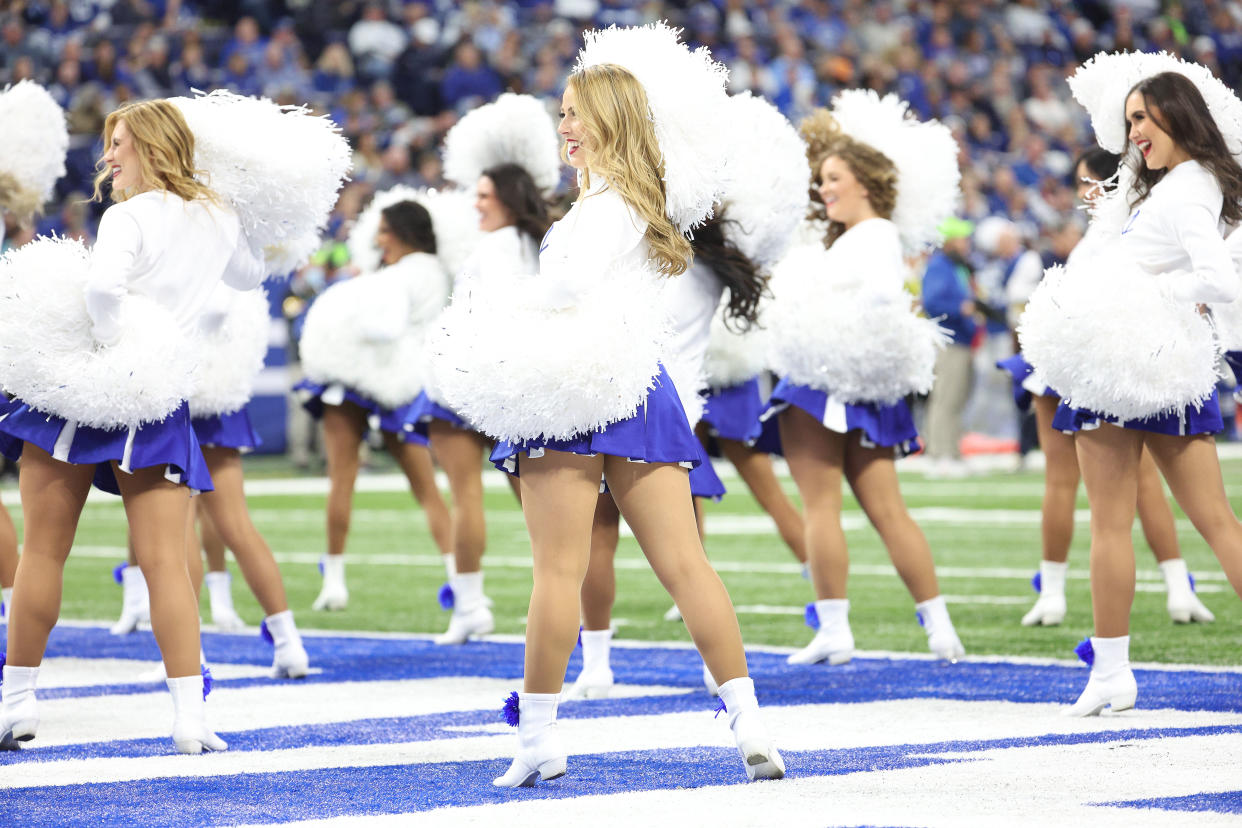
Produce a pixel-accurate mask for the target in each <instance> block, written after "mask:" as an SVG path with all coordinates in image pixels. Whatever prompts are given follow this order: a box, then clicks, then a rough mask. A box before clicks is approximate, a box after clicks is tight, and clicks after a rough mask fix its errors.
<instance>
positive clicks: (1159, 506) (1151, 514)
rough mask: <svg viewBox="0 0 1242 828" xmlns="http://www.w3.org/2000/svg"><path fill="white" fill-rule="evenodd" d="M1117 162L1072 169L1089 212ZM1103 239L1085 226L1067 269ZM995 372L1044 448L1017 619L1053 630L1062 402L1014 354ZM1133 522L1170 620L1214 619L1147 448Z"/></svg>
mask: <svg viewBox="0 0 1242 828" xmlns="http://www.w3.org/2000/svg"><path fill="white" fill-rule="evenodd" d="M1120 161H1121V159H1120V157H1119V156H1117V155H1114V154H1113V153H1111V152H1108V151H1107V150H1104V149H1101V148H1100V147H1093V148H1092V149H1089V150H1087V151H1086V152H1084V153H1083V154H1082V155H1081V156H1079V158H1078V160H1077V161H1076V162H1075V163H1074V181H1075V182H1076V185H1077V191H1078V198H1079V199H1080V200H1081V201H1083V202H1084V203H1085V204H1087V205H1090V204H1091V202H1092V201H1093V200H1094V199H1095V196H1096V195H1097V194H1099V193H1100V192H1101V189H1100V188H1101V186H1105V185H1102V184H1101V182H1108V181H1113V180H1114V179H1115V177H1116V175H1117V165H1118V164H1119V163H1120ZM1102 235H1103V228H1102V227H1101V226H1100V225H1095V224H1093V225H1090V226H1088V228H1087V232H1086V234H1085V235H1084V236H1083V238H1082V240H1081V241H1080V242H1079V243H1078V246H1077V247H1076V248H1075V249H1074V250H1073V251H1071V253H1070V255H1069V259H1068V261H1067V263H1066V266H1067V267H1069V268H1073V267H1074V266H1075V262H1076V261H1078V260H1080V259H1084V258H1089V257H1090V255H1091V253H1092V251H1093V250H1094V248H1095V247H1096V246H1097V245H1099V244H1100V242H1101V238H1100V237H1101V236H1102ZM1041 275H1042V271H1041ZM1011 287H1012V286H1011ZM1031 288H1032V289H1033V288H1034V285H1032V286H1031ZM1029 297H1030V291H1029V290H1027V291H1026V292H1025V294H1024V295H1019V296H1014V297H1012V298H1015V299H1017V301H1018V302H1020V303H1024V302H1025V301H1026V300H1027V299H1028V298H1029ZM997 366H998V367H1000V368H1001V369H1003V370H1005V371H1008V372H1009V373H1010V375H1011V376H1012V377H1013V393H1014V400H1015V401H1016V402H1017V404H1018V408H1019V409H1021V410H1022V411H1026V410H1028V409H1031V408H1034V409H1035V423H1036V426H1037V428H1038V432H1039V446H1040V448H1041V449H1043V452H1044V460H1045V466H1044V500H1043V505H1042V509H1041V515H1040V517H1041V521H1040V525H1041V535H1042V540H1043V553H1044V554H1043V559H1042V560H1041V561H1040V563H1039V578H1038V581H1037V584H1038V589H1039V598H1038V600H1036V602H1035V606H1033V607H1031V609H1030V610H1028V611H1027V613H1026V614H1025V615H1023V616H1022V626H1024V627H1031V626H1038V625H1040V624H1042V625H1044V626H1055V625H1057V624H1060V623H1061V622H1062V621H1063V620H1064V619H1065V612H1066V605H1065V577H1066V570H1067V569H1068V567H1069V564H1068V563H1067V561H1068V559H1069V549H1070V540H1071V538H1072V537H1073V534H1074V504H1075V502H1076V501H1077V499H1078V480H1079V473H1078V457H1077V455H1076V454H1075V452H1074V438H1073V435H1072V434H1063V433H1061V432H1060V431H1058V430H1056V429H1055V428H1053V427H1052V420H1053V417H1054V416H1055V415H1056V411H1057V406H1058V405H1060V403H1061V398H1060V396H1058V395H1057V394H1056V392H1055V391H1053V389H1051V388H1049V387H1048V386H1047V385H1045V384H1044V383H1043V382H1042V381H1041V378H1040V376H1039V375H1038V374H1037V373H1035V372H1034V371H1033V370H1032V369H1031V364H1030V363H1029V362H1027V361H1026V358H1025V357H1023V356H1022V353H1021V352H1018V353H1017V354H1015V355H1014V356H1012V357H1010V358H1009V359H1006V360H1002V361H1001V362H998V363H997ZM1138 515H1139V521H1140V522H1141V523H1142V526H1143V535H1144V536H1145V537H1146V539H1147V545H1148V546H1149V547H1151V551H1152V553H1153V554H1154V555H1155V556H1156V563H1157V564H1158V565H1159V567H1160V571H1161V572H1162V573H1163V574H1164V580H1165V585H1166V588H1167V591H1168V599H1167V601H1166V608H1167V610H1168V613H1169V617H1170V618H1172V619H1173V621H1174V622H1176V623H1179V624H1185V623H1188V622H1190V621H1199V622H1204V623H1206V622H1211V621H1213V620H1215V616H1214V615H1212V612H1211V611H1210V610H1209V609H1208V608H1207V607H1205V606H1204V605H1203V602H1202V601H1200V600H1199V598H1198V596H1196V595H1195V593H1194V591H1193V590H1192V588H1191V581H1190V575H1189V573H1188V572H1187V571H1186V562H1185V560H1183V559H1182V556H1181V553H1180V551H1179V550H1178V543H1177V529H1176V527H1175V526H1174V524H1173V510H1172V509H1170V508H1169V502H1168V501H1167V500H1166V499H1165V496H1164V487H1163V485H1162V484H1161V482H1160V474H1159V472H1158V471H1157V470H1156V464H1155V462H1154V461H1153V460H1152V459H1151V453H1150V452H1148V451H1147V450H1146V449H1144V451H1143V459H1142V461H1141V463H1140V464H1139V481H1138Z"/></svg>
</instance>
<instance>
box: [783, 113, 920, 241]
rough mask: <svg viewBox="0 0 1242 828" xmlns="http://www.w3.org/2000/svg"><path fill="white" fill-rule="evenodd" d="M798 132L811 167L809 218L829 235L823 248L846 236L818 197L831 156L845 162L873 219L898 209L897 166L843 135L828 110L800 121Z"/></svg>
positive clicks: (839, 126) (825, 238) (885, 156)
mask: <svg viewBox="0 0 1242 828" xmlns="http://www.w3.org/2000/svg"><path fill="white" fill-rule="evenodd" d="M798 132H799V133H800V134H801V135H802V140H803V141H805V142H806V160H807V161H808V162H809V163H810V165H811V215H810V217H811V218H812V219H818V220H820V221H824V222H827V224H828V232H827V233H825V234H824V246H825V247H832V245H833V243H834V242H835V241H836V240H837V239H839V238H840V237H841V234H842V233H844V232H845V225H844V224H842V223H841V222H839V221H829V219H828V211H827V209H826V208H825V207H824V200H823V199H822V198H821V197H820V195H819V185H820V184H821V183H822V180H821V178H820V170H821V169H822V168H823V166H824V162H825V161H826V160H828V159H829V158H832V157H833V156H836V157H837V158H840V159H841V160H842V161H844V162H845V166H847V167H849V170H850V172H851V173H853V174H854V177H855V178H857V179H858V183H859V184H861V185H862V186H863V189H865V190H866V191H867V201H868V202H869V203H870V204H871V209H872V210H875V212H876V215H878V216H880V217H881V218H886V219H891V218H892V217H893V210H894V209H896V207H897V165H896V164H894V163H893V161H892V159H890V158H889V157H888V156H887V155H885V154H884V153H882V152H880V151H879V150H878V149H876V148H875V147H873V146H871V145H870V144H864V143H862V142H861V141H855V140H854V139H853V138H851V137H850V136H849V135H847V134H845V132H843V131H842V129H841V125H840V124H838V123H837V121H836V119H835V118H833V117H832V113H831V112H829V111H828V110H827V109H817V110H815V111H814V112H812V113H811V114H810V115H808V116H807V117H806V118H804V119H802V123H801V124H799V125H798Z"/></svg>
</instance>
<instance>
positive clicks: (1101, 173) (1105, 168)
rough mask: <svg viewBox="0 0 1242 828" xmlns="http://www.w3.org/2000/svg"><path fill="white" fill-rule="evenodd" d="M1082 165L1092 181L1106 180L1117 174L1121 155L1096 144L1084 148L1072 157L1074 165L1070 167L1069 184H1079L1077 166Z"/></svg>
mask: <svg viewBox="0 0 1242 828" xmlns="http://www.w3.org/2000/svg"><path fill="white" fill-rule="evenodd" d="M1082 166H1086V168H1087V174H1088V175H1089V176H1091V179H1092V180H1093V181H1108V180H1109V179H1110V178H1112V177H1113V176H1114V175H1116V174H1117V168H1118V167H1119V166H1121V156H1120V155H1118V154H1117V153H1115V152H1109V151H1108V150H1106V149H1104V148H1103V147H1098V146H1097V147H1091V148H1090V149H1087V150H1084V151H1083V152H1082V153H1081V154H1080V155H1079V156H1078V157H1077V158H1075V159H1074V166H1073V167H1072V168H1071V169H1070V185H1071V186H1073V187H1077V186H1078V184H1079V181H1078V168H1079V167H1082Z"/></svg>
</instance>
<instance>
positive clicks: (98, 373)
mask: <svg viewBox="0 0 1242 828" xmlns="http://www.w3.org/2000/svg"><path fill="white" fill-rule="evenodd" d="M89 268H90V252H89V251H88V250H87V249H86V248H85V247H84V246H83V245H82V243H81V242H78V241H75V240H69V239H61V238H39V239H36V240H35V241H33V242H31V243H30V244H27V245H24V246H22V247H19V248H16V249H14V250H10V251H9V252H8V253H6V254H5V256H4V258H3V259H0V319H3V320H4V324H3V325H0V382H2V383H3V385H4V388H5V390H7V391H8V392H9V393H11V394H15V395H16V396H18V397H20V398H21V399H22V401H24V402H25V403H27V404H28V405H30V406H31V407H32V408H35V409H37V410H39V411H45V412H47V413H49V414H55V415H58V416H60V417H64V418H65V419H67V420H76V421H77V422H79V423H81V424H83V425H86V426H91V427H95V428H121V427H125V426H132V425H138V424H140V423H145V422H157V421H160V420H163V419H164V418H165V417H167V416H168V415H169V414H170V413H171V412H172V411H174V410H175V409H176V408H177V407H178V406H180V405H181V403H182V402H183V401H184V400H186V399H188V398H189V397H190V394H191V393H192V392H193V390H194V383H195V372H196V365H197V356H196V354H195V351H194V348H193V347H192V346H191V345H190V343H189V340H188V338H187V336H186V335H185V334H184V333H182V331H181V329H180V326H179V325H178V324H177V322H176V320H175V319H174V318H173V316H172V314H170V313H169V312H168V311H166V310H165V309H163V308H162V307H160V306H159V305H157V304H156V303H155V302H154V301H152V300H151V299H149V298H147V297H145V296H138V295H135V294H130V295H128V296H127V297H126V298H125V300H124V303H123V304H122V307H121V319H122V323H121V339H120V340H119V341H118V342H116V343H115V344H113V345H106V346H101V345H99V344H97V343H96V342H95V338H94V337H93V336H92V335H91V321H90V317H89V316H88V315H87V313H86V299H85V298H84V297H85V286H86V278H87V274H88V270H89Z"/></svg>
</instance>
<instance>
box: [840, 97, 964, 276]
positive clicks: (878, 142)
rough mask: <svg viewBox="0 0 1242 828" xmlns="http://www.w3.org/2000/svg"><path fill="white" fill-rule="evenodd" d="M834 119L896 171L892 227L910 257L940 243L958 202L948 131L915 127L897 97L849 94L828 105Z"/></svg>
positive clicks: (930, 124) (931, 124) (928, 124)
mask: <svg viewBox="0 0 1242 828" xmlns="http://www.w3.org/2000/svg"><path fill="white" fill-rule="evenodd" d="M832 117H833V118H834V119H836V121H837V123H838V124H839V125H840V127H841V129H842V130H843V131H844V132H845V133H846V134H847V135H849V136H850V137H851V138H853V139H854V140H855V141H860V142H861V143H864V144H866V145H867V146H869V147H872V148H873V149H876V150H879V151H880V152H881V153H883V154H884V155H885V156H886V157H887V158H888V159H889V160H890V161H892V162H893V164H894V165H895V166H896V167H897V205H896V207H895V208H894V209H893V215H892V221H893V223H894V224H896V225H897V228H898V230H900V232H901V240H902V243H903V244H904V245H905V247H906V249H907V250H908V251H910V252H918V251H921V250H923V249H925V248H927V247H931V246H934V245H938V244H939V243H940V229H939V228H940V224H941V222H943V221H944V220H945V219H947V218H949V217H950V216H952V215H953V213H954V211H955V210H956V209H957V205H958V201H959V198H960V187H959V184H960V181H961V173H960V172H959V170H958V167H957V155H958V146H957V141H955V140H954V139H953V133H952V132H950V131H949V128H948V127H946V126H945V125H944V124H942V123H940V122H938V121H925V122H924V121H919V120H917V119H915V118H914V116H913V115H912V114H910V113H909V112H908V109H907V105H906V102H905V101H903V100H901V99H900V98H899V97H897V96H896V95H892V94H889V95H885V96H884V97H883V98H881V97H880V96H879V95H877V94H876V93H875V92H874V91H872V90H870V89H847V90H845V91H843V92H840V93H838V94H837V96H836V97H835V98H833V99H832Z"/></svg>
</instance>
